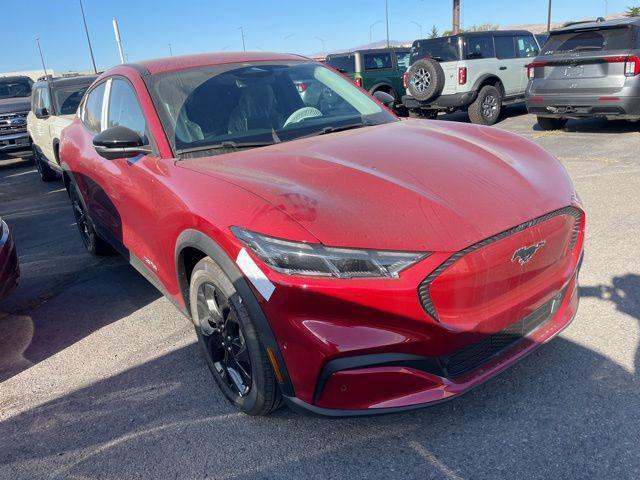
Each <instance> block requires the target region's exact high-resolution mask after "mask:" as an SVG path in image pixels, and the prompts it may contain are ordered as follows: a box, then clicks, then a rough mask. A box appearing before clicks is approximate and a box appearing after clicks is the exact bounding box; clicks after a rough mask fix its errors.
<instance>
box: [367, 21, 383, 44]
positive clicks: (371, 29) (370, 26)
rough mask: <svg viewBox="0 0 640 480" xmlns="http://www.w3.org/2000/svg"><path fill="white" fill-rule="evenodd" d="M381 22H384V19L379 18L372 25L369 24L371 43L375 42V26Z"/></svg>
mask: <svg viewBox="0 0 640 480" xmlns="http://www.w3.org/2000/svg"><path fill="white" fill-rule="evenodd" d="M379 23H382V20H378V21H377V22H373V23H372V24H371V25H369V43H372V42H373V27H375V26H376V25H378V24H379Z"/></svg>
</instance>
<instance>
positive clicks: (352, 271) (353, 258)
mask: <svg viewBox="0 0 640 480" xmlns="http://www.w3.org/2000/svg"><path fill="white" fill-rule="evenodd" d="M231 231H232V232H233V234H234V235H235V236H236V238H238V240H240V241H241V242H242V243H244V244H245V245H246V246H247V247H249V248H250V249H251V251H252V252H253V253H255V254H256V255H257V256H258V258H260V260H262V261H263V262H264V263H266V264H267V265H269V267H271V268H272V269H274V270H275V271H277V272H280V273H284V274H287V275H315V276H323V277H337V278H353V277H359V278H361V277H386V278H397V277H398V274H399V273H400V272H401V271H402V270H404V269H405V268H407V267H409V266H411V265H413V264H415V263H417V262H419V261H420V260H422V259H424V258H426V257H427V256H428V255H429V253H427V252H395V251H389V250H382V251H376V250H361V249H351V248H334V247H325V246H324V245H321V244H317V243H316V244H312V243H302V242H290V241H288V240H282V239H279V238H274V237H269V236H266V235H261V234H259V233H255V232H251V231H249V230H244V229H242V228H238V227H231Z"/></svg>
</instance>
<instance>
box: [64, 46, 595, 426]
mask: <svg viewBox="0 0 640 480" xmlns="http://www.w3.org/2000/svg"><path fill="white" fill-rule="evenodd" d="M301 83H304V92H302V91H301V88H300V84H301ZM303 93H304V95H303ZM380 98H381V99H383V100H384V98H383V97H380ZM60 153H61V159H62V166H63V169H64V181H65V185H66V187H67V189H68V191H69V195H70V198H71V201H72V204H73V209H74V212H75V215H76V219H77V224H78V227H79V230H80V233H81V235H82V238H83V239H84V242H85V244H86V246H87V248H88V250H89V251H90V252H92V253H96V254H99V253H102V252H105V251H106V250H108V249H109V248H110V247H113V248H115V249H116V250H118V251H120V252H121V253H122V254H123V255H125V256H126V258H127V259H128V260H129V261H130V262H131V264H132V265H134V266H135V267H136V268H137V269H138V270H140V271H141V272H142V273H143V275H145V276H146V277H147V278H148V279H149V280H150V281H151V282H152V283H153V284H154V285H156V286H157V287H158V288H159V289H160V290H162V291H163V292H164V293H165V294H166V295H167V297H168V298H169V299H170V300H172V301H173V302H174V303H175V305H176V306H177V307H178V308H179V309H180V310H181V311H182V312H183V313H184V314H185V315H187V316H188V317H190V318H191V319H192V320H193V322H194V324H195V328H196V332H197V336H198V340H199V343H200V345H201V347H202V350H203V352H204V355H205V358H206V361H207V363H208V366H209V368H210V369H211V371H212V373H213V376H214V378H215V380H216V381H217V383H218V384H219V386H220V388H221V389H222V391H223V392H224V394H225V395H226V396H227V397H228V398H229V399H230V400H231V401H232V402H234V403H235V404H236V405H237V407H238V408H240V409H241V410H242V411H244V412H246V413H249V414H266V413H268V412H270V411H272V410H273V409H275V408H277V407H278V406H279V405H280V404H281V402H282V400H284V401H285V402H286V403H287V404H288V405H290V406H291V407H294V408H298V409H302V410H306V411H311V412H316V413H320V414H325V415H362V414H369V413H380V412H389V411H399V410H404V409H410V408H416V407H420V406H424V405H426V404H430V403H434V402H438V401H442V400H446V399H448V398H451V397H454V396H456V395H458V394H460V393H462V392H465V391H467V390H469V389H470V388H472V387H474V386H476V385H478V384H479V383H481V382H483V381H485V380H487V379H488V378H490V377H492V376H494V375H495V374H497V373H498V372H500V371H501V370H503V369H505V368H506V367H507V366H509V365H511V364H513V363H514V362H516V361H517V360H518V359H520V358H522V357H523V356H524V355H526V354H527V353H529V352H531V351H532V350H533V349H534V348H536V347H537V346H539V345H540V344H542V343H544V342H546V341H547V340H549V339H550V338H552V337H553V336H554V335H556V334H557V333H558V332H560V331H561V330H562V329H563V328H564V327H565V326H567V324H568V323H569V322H570V321H571V319H572V318H573V316H574V314H575V312H576V308H577V304H578V297H577V288H576V287H577V274H578V269H579V265H580V260H581V254H582V244H583V236H584V214H583V211H582V209H581V206H580V204H579V202H578V199H577V196H576V194H575V192H574V189H573V186H572V183H571V180H570V179H569V177H568V175H567V173H566V171H565V170H564V168H563V167H562V165H561V164H560V163H559V162H558V161H557V160H556V159H555V158H553V157H552V156H551V155H549V154H548V153H546V152H545V151H544V150H542V149H541V148H539V147H537V146H536V145H535V144H533V143H531V142H528V141H526V140H524V139H522V138H520V137H518V136H516V135H513V134H511V133H507V132H505V131H502V130H498V129H492V128H487V127H481V126H476V125H465V124H456V123H448V122H433V121H422V120H403V121H400V120H399V119H398V118H397V117H396V116H395V115H393V114H392V113H391V112H390V111H389V110H388V109H387V108H385V107H384V106H383V105H382V104H381V103H380V102H378V101H376V100H375V99H374V98H372V97H371V96H369V95H368V94H366V93H365V92H363V91H362V90H360V89H359V88H358V87H357V86H355V85H354V84H352V83H351V82H349V81H348V80H347V79H346V78H345V77H343V76H341V75H340V74H339V73H337V72H335V71H333V70H332V69H330V68H328V67H326V66H325V65H322V64H320V63H317V62H313V61H311V60H309V59H306V58H302V57H298V56H293V55H280V54H269V53H260V54H255V53H246V54H210V55H197V56H188V57H173V58H170V59H163V60H155V61H147V62H141V63H138V64H132V65H122V66H118V67H115V68H112V69H110V70H109V71H107V72H105V73H104V74H103V75H102V76H100V77H99V78H98V80H97V81H96V82H95V83H94V84H93V85H92V87H91V88H90V90H89V91H88V92H87V94H86V96H85V98H84V100H83V102H82V104H81V105H80V108H79V111H78V115H77V118H76V119H75V121H74V122H73V124H72V125H70V126H69V127H68V128H67V129H66V130H65V132H64V138H63V140H62V145H61V150H60Z"/></svg>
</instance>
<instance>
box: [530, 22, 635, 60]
mask: <svg viewBox="0 0 640 480" xmlns="http://www.w3.org/2000/svg"><path fill="white" fill-rule="evenodd" d="M632 43H633V30H632V29H631V28H626V27H624V28H607V29H601V30H587V31H579V32H566V33H552V34H551V35H550V36H549V39H548V40H547V43H545V45H544V48H543V52H542V53H543V55H553V54H554V53H567V52H579V51H609V50H628V49H629V48H631V47H632Z"/></svg>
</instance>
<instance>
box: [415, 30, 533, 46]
mask: <svg viewBox="0 0 640 480" xmlns="http://www.w3.org/2000/svg"><path fill="white" fill-rule="evenodd" d="M470 35H473V36H474V37H477V36H487V35H498V36H502V35H533V33H531V32H530V31H529V30H482V31H474V32H460V33H458V34H456V35H447V36H443V37H436V38H419V39H417V40H414V42H413V44H414V45H415V43H416V42H428V41H429V40H438V39H440V38H450V37H468V36H470Z"/></svg>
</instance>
